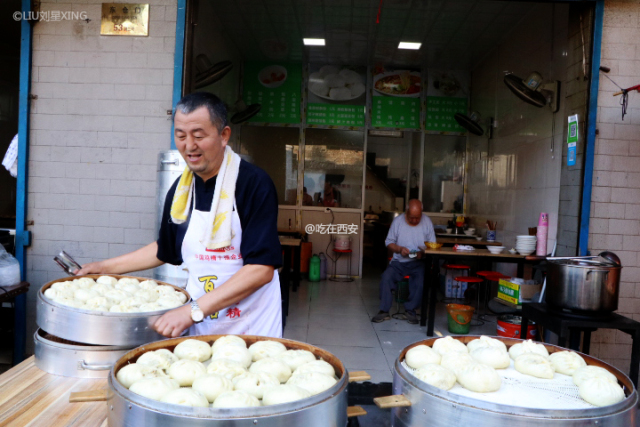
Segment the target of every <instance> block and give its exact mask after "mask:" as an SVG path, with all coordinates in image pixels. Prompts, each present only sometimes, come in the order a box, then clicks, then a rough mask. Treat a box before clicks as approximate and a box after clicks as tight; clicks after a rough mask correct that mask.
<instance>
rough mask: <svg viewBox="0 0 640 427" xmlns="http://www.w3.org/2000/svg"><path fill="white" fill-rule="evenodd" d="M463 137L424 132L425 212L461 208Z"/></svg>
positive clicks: (423, 187) (454, 210) (464, 141)
mask: <svg viewBox="0 0 640 427" xmlns="http://www.w3.org/2000/svg"><path fill="white" fill-rule="evenodd" d="M465 148H466V137H464V136H448V135H426V137H425V143H424V170H423V181H422V205H423V208H424V210H425V211H427V212H462V208H463V197H464V188H463V187H464V156H465Z"/></svg>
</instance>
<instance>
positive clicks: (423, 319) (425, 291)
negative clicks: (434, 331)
mask: <svg viewBox="0 0 640 427" xmlns="http://www.w3.org/2000/svg"><path fill="white" fill-rule="evenodd" d="M423 262H424V276H423V277H422V301H420V326H426V324H427V307H428V305H427V299H428V298H429V283H430V280H431V278H430V276H429V275H430V274H431V257H430V256H428V255H425V258H424V260H423Z"/></svg>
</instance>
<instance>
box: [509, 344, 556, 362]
mask: <svg viewBox="0 0 640 427" xmlns="http://www.w3.org/2000/svg"><path fill="white" fill-rule="evenodd" d="M525 353H535V354H539V355H540V356H544V357H549V352H548V351H547V348H546V347H545V346H544V345H542V344H537V343H535V342H533V341H532V340H527V341H523V342H521V343H518V344H514V345H512V346H511V348H509V356H511V358H512V359H513V360H515V359H516V357H518V356H520V355H521V354H525Z"/></svg>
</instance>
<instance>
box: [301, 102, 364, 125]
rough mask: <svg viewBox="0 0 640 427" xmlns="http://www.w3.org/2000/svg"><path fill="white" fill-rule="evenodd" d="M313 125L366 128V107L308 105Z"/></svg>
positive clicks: (310, 121)
mask: <svg viewBox="0 0 640 427" xmlns="http://www.w3.org/2000/svg"><path fill="white" fill-rule="evenodd" d="M307 123H309V124H311V125H335V126H358V127H362V126H364V105H340V104H308V105H307Z"/></svg>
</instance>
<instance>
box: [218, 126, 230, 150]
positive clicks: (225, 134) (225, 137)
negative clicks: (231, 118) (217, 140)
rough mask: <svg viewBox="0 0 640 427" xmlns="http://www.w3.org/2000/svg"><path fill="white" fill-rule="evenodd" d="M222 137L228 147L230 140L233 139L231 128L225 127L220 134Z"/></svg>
mask: <svg viewBox="0 0 640 427" xmlns="http://www.w3.org/2000/svg"><path fill="white" fill-rule="evenodd" d="M220 136H221V137H222V141H223V143H224V145H225V146H226V145H227V144H228V143H229V138H231V128H230V127H229V126H225V127H224V129H222V132H220Z"/></svg>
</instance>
